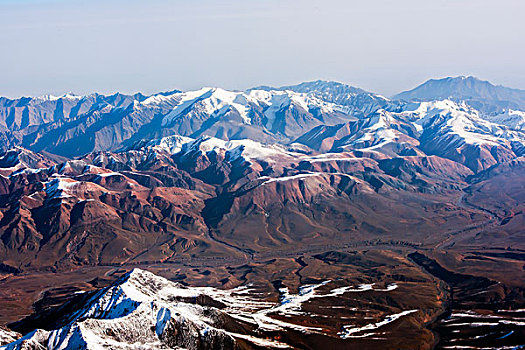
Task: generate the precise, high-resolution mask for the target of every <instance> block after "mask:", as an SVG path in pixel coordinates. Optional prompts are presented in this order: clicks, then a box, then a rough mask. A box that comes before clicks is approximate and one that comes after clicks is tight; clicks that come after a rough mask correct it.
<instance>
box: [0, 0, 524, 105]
mask: <svg viewBox="0 0 525 350" xmlns="http://www.w3.org/2000/svg"><path fill="white" fill-rule="evenodd" d="M523 14H525V1H523V0H397V1H394V0H360V1H351V0H323V1H312V0H231V1H211V0H171V1H168V0H165V1H163V0H147V1H146V0H143V1H135V0H104V1H102V0H100V1H99V0H91V1H90V0H68V1H65V0H0V45H1V46H0V47H1V52H0V67H2V73H1V75H0V95H2V96H10V97H18V96H21V95H41V94H47V93H51V94H62V93H65V92H68V91H71V92H74V93H78V94H85V93H90V92H93V91H98V92H102V93H111V92H115V91H121V92H127V93H130V92H137V91H141V92H144V93H153V92H157V91H163V90H168V89H174V88H177V89H184V90H187V89H195V88H198V87H201V86H221V87H224V88H229V89H245V88H248V87H251V86H256V85H287V84H293V83H298V82H301V81H307V80H314V79H326V80H337V81H341V82H345V83H349V84H352V85H355V86H359V87H362V88H364V89H367V90H371V91H374V92H378V93H382V94H384V95H391V94H393V93H395V92H399V91H401V90H406V89H409V88H412V87H414V86H415V85H417V84H419V83H421V82H423V81H424V80H426V79H427V78H431V77H442V76H448V75H475V76H477V77H479V78H482V79H486V80H490V81H492V82H494V83H497V84H502V85H507V86H511V87H517V88H522V89H525V21H524V20H523Z"/></svg>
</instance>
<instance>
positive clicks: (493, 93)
mask: <svg viewBox="0 0 525 350" xmlns="http://www.w3.org/2000/svg"><path fill="white" fill-rule="evenodd" d="M393 98H394V99H401V100H416V101H432V100H443V99H452V100H454V101H460V100H463V101H466V102H467V103H468V104H469V105H471V106H472V107H474V108H476V109H479V110H482V111H484V112H496V111H499V110H501V109H509V108H510V109H520V110H523V109H525V90H519V89H512V88H508V87H504V86H500V85H493V84H491V83H490V82H488V81H484V80H480V79H478V78H475V77H472V76H468V77H466V76H459V77H448V78H443V79H430V80H428V81H426V82H425V83H423V84H421V85H419V86H418V87H416V88H415V89H412V90H409V91H405V92H402V93H400V94H397V95H395V96H394V97H393Z"/></svg>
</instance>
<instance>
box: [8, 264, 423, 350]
mask: <svg viewBox="0 0 525 350" xmlns="http://www.w3.org/2000/svg"><path fill="white" fill-rule="evenodd" d="M336 286H337V285H336V284H335V283H334V282H333V281H330V280H325V281H322V282H320V283H316V284H308V285H303V286H301V287H300V288H299V292H298V293H297V294H295V293H293V292H290V290H289V289H288V288H287V287H282V288H280V289H279V294H280V296H279V301H278V302H271V301H267V300H265V299H264V298H263V297H262V296H260V295H259V293H257V292H256V291H255V290H254V289H253V288H250V287H249V286H240V287H237V288H234V289H222V290H221V289H216V288H211V287H185V286H183V285H181V284H179V283H176V282H171V281H169V280H167V279H165V278H162V277H160V276H156V275H154V274H153V273H151V272H148V271H145V270H141V269H133V270H132V271H130V272H128V273H127V274H125V275H124V276H123V277H121V278H120V279H119V280H117V281H116V282H115V283H114V284H113V285H111V286H109V287H107V288H104V289H102V290H100V291H98V292H96V293H94V294H93V293H92V296H91V297H89V298H84V299H87V300H85V301H84V302H83V303H81V304H78V305H75V306H74V307H72V308H71V309H72V310H70V312H69V313H66V314H62V315H58V316H56V319H55V324H56V325H58V326H59V327H58V328H57V329H54V330H43V329H36V330H33V331H32V332H29V333H27V334H26V335H24V336H23V337H19V336H17V334H16V333H14V332H9V331H4V332H3V333H0V335H1V336H2V338H1V339H3V340H4V341H12V342H11V343H9V344H7V345H5V346H1V347H0V349H1V350H17V349H40V348H42V349H43V348H45V349H49V350H58V349H63V350H78V349H102V348H111V349H174V348H175V349H188V350H200V349H261V348H269V349H287V348H294V347H293V346H292V345H290V344H288V343H286V342H284V341H288V342H290V341H293V342H295V341H294V340H293V338H291V337H289V336H288V337H287V336H284V337H283V336H281V335H279V334H286V332H287V331H292V332H294V331H295V332H301V333H303V334H312V333H316V334H321V335H325V336H326V337H333V338H340V339H343V340H344V339H350V338H359V337H363V336H365V337H367V336H369V335H368V334H369V333H368V334H367V333H366V331H370V330H373V329H378V328H382V327H384V326H386V325H388V324H389V323H392V322H394V321H396V320H398V319H399V318H401V317H404V316H407V315H409V314H414V313H416V312H418V311H419V310H417V309H414V310H405V311H402V312H399V313H396V314H393V315H388V316H387V317H385V319H384V320H381V322H380V323H369V324H367V325H365V326H363V327H353V326H351V325H347V326H345V327H343V329H342V331H341V332H339V333H336V334H334V332H333V331H332V330H331V329H330V328H331V326H328V327H327V326H325V327H326V328H325V327H321V326H322V325H323V324H322V323H321V324H319V322H315V320H314V316H315V315H311V316H309V315H308V314H307V313H304V312H302V311H301V309H302V307H303V304H306V303H307V302H309V301H312V300H314V299H333V298H336V297H339V296H343V295H345V294H352V293H368V294H375V293H378V294H388V293H390V292H392V291H394V290H396V289H397V288H398V285H397V284H395V283H391V284H388V285H386V286H384V287H379V286H375V283H372V284H361V285H358V286H338V287H336ZM321 289H323V291H320V290H321ZM88 296H89V295H88ZM294 315H295V316H296V315H305V317H306V319H310V322H309V323H311V322H312V321H314V322H315V324H316V327H312V326H309V325H308V323H307V322H305V321H304V320H303V321H302V322H297V321H294V319H283V317H288V318H289V317H290V316H294ZM305 323H306V324H305ZM13 338H18V339H17V340H14V339H13ZM279 338H284V341H281V340H279ZM13 340H14V341H13Z"/></svg>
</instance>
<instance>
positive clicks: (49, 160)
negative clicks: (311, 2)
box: [0, 77, 525, 349]
mask: <svg viewBox="0 0 525 350" xmlns="http://www.w3.org/2000/svg"><path fill="white" fill-rule="evenodd" d="M0 137H1V140H2V142H1V143H0V146H1V147H2V154H1V155H0V278H2V279H1V280H0V285H2V288H1V291H0V309H3V310H7V311H6V312H5V315H2V317H1V319H0V321H2V322H3V323H4V324H7V323H9V322H13V321H16V320H19V319H21V318H22V317H25V318H24V319H23V320H19V321H18V322H15V323H10V324H9V327H10V328H11V329H12V330H14V331H17V332H19V333H21V334H23V335H25V336H24V337H23V338H20V339H19V340H17V341H16V342H14V343H12V344H11V345H8V346H7V347H6V349H26V348H27V349H33V348H34V349H40V348H46V346H47V348H49V349H64V348H67V349H69V348H71V349H73V348H75V349H76V348H100V347H108V346H110V347H111V348H115V349H121V348H122V349H128V348H173V347H181V348H188V349H193V348H203V349H222V348H239V349H252V348H254V349H256V348H264V347H275V348H283V347H293V348H310V349H314V348H323V344H331V346H332V348H354V347H355V348H359V347H361V348H362V347H363V346H366V347H367V348H371V349H374V348H378V349H385V348H413V349H423V348H432V347H434V346H436V344H437V346H438V347H441V346H442V347H443V348H447V347H450V346H470V347H472V348H478V347H479V348H482V346H489V348H490V347H492V348H496V347H498V346H509V347H510V346H518V345H523V344H525V341H524V340H523V339H524V337H525V333H524V331H523V317H522V316H523V315H522V314H523V310H525V287H524V286H525V277H524V274H523V270H524V268H525V265H524V263H523V262H524V261H525V230H524V227H525V216H524V210H525V91H523V90H517V89H510V88H506V87H502V86H494V85H492V84H491V83H489V82H486V81H481V80H478V79H476V78H473V77H455V78H445V79H440V80H429V81H427V82H426V83H424V84H422V85H420V86H419V87H417V88H415V89H414V90H411V91H407V92H403V93H400V94H398V95H396V96H395V97H394V98H392V99H389V98H386V97H383V96H380V95H376V94H373V93H370V92H367V91H364V90H361V89H359V88H355V87H351V86H348V85H345V84H341V83H336V82H325V81H315V82H308V83H302V84H299V85H295V86H286V87H281V88H273V87H265V86H263V87H257V88H253V89H249V90H247V91H227V90H223V89H220V88H203V89H201V90H197V91H187V92H181V91H169V92H164V93H159V94H154V95H151V96H145V95H142V94H135V95H123V94H120V93H117V94H115V95H111V96H104V95H99V94H92V95H87V96H76V95H71V94H67V95H64V96H60V97H54V96H44V97H38V98H25V97H24V98H20V99H15V100H12V99H7V98H0ZM135 266H140V267H147V268H148V269H149V270H152V271H154V272H156V273H157V274H159V275H162V276H165V277H167V278H169V279H170V280H172V281H178V282H177V283H175V282H170V281H168V280H165V279H164V278H161V277H159V276H155V275H153V274H151V273H149V272H145V271H142V270H140V269H135V270H133V272H130V273H124V272H125V270H128V269H129V268H131V267H135ZM50 276H52V277H53V278H54V280H53V283H51V282H50ZM248 285H249V286H250V287H249V288H248ZM198 286H200V287H198ZM203 286H206V287H207V289H206V288H204V287H203ZM101 287H104V288H102V289H100V288H101ZM212 287H213V288H212ZM199 288H200V289H199ZM203 288H204V289H203ZM239 288H240V289H239ZM243 288H244V289H243ZM246 288H248V289H246ZM42 290H46V292H45V293H43V294H42V293H41V291H42ZM170 293H171V294H170ZM36 299H38V301H37V303H35V304H33V303H34V302H35V300H36ZM64 301H65V304H64ZM32 304H33V305H32ZM31 306H32V308H31ZM520 310H521V311H520ZM31 311H34V314H33V315H31V316H28V315H29V314H30V313H31ZM443 314H447V315H448V316H449V318H448V319H446V320H445V321H443V320H442V319H441V318H440V315H443ZM26 316H27V317H26ZM482 321H483V322H482ZM447 322H448V323H447ZM476 322H477V323H479V325H478V326H470V325H471V324H475V323H476ZM491 322H492V323H491ZM520 322H521V323H520ZM483 323H484V324H483ZM141 324H147V327H146V328H144V327H143V328H141V327H140V326H139V325H141ZM465 325H467V326H465ZM35 329H38V330H37V331H34V330H35ZM406 334H410V335H411V339H412V340H410V342H409V343H406V342H405V343H403V341H406ZM437 334H439V336H438V335H437ZM19 337H20V334H18V333H15V332H12V331H11V330H5V331H3V330H1V329H0V342H2V339H5V340H4V341H3V342H4V343H9V342H10V341H14V340H15V339H17V338H19ZM137 339H138V340H137ZM135 340H136V342H135ZM46 344H47V345H46ZM133 344H134V345H133ZM196 344H197V345H196ZM403 344H404V345H403ZM486 344H488V345H486ZM0 345H1V343H0ZM405 346H406V347H405Z"/></svg>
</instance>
